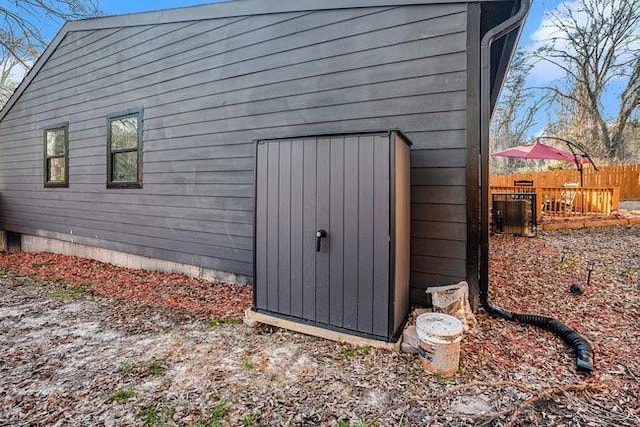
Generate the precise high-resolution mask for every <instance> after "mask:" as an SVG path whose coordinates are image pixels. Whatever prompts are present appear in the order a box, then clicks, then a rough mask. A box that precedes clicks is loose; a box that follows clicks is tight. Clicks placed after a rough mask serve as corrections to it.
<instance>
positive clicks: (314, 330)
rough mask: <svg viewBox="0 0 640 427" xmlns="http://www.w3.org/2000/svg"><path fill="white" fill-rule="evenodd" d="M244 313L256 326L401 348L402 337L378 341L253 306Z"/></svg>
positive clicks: (252, 324)
mask: <svg viewBox="0 0 640 427" xmlns="http://www.w3.org/2000/svg"><path fill="white" fill-rule="evenodd" d="M244 315H245V318H244V321H245V323H246V324H247V325H249V326H254V325H256V324H257V323H263V324H265V325H270V326H276V327H278V328H283V329H288V330H290V331H294V332H299V333H301V334H305V335H311V336H314V337H319V338H324V339H327V340H331V341H337V342H340V343H345V344H351V345H353V346H358V347H373V348H380V349H385V350H394V351H399V350H400V341H401V338H398V340H397V341H396V342H386V341H378V340H374V339H371V338H363V337H359V336H356V335H350V334H346V333H344V332H338V331H332V330H330V329H324V328H320V327H317V326H312V325H307V324H304V323H299V322H295V321H293V320H287V319H283V318H281V317H275V316H271V315H268V314H265V313H258V312H255V311H253V310H252V309H251V308H248V309H247V310H246V311H245V314H244Z"/></svg>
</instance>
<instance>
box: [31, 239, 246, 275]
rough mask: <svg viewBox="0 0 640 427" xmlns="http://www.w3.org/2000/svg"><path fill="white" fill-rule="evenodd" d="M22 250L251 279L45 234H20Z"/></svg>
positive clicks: (182, 271)
mask: <svg viewBox="0 0 640 427" xmlns="http://www.w3.org/2000/svg"><path fill="white" fill-rule="evenodd" d="M22 251H23V252H51V253H54V254H62V255H71V256H77V257H81V258H89V259H94V260H96V261H100V262H105V263H108V264H113V265H117V266H118V267H125V268H132V269H136V270H149V271H162V272H167V273H178V274H184V275H185V276H189V277H194V278H197V279H203V280H208V281H219V282H225V283H237V284H251V278H249V277H247V276H242V275H240V274H235V273H228V272H225V271H219V270H213V269H208V268H204V267H199V266H197V265H191V264H182V263H179V262H173V261H165V260H161V259H157V258H149V257H144V256H140V255H133V254H129V253H126V252H120V251H114V250H111V249H103V248H98V247H95V246H88V245H83V244H80V243H75V242H67V241H64V240H58V239H52V238H49V237H42V236H33V235H29V234H23V235H22Z"/></svg>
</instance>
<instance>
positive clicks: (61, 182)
mask: <svg viewBox="0 0 640 427" xmlns="http://www.w3.org/2000/svg"><path fill="white" fill-rule="evenodd" d="M68 150H69V138H68V132H67V126H66V125H65V126H60V127H56V128H52V129H45V131H44V186H45V187H67V186H68V185H69V176H68V175H69V169H68V167H67V165H68Z"/></svg>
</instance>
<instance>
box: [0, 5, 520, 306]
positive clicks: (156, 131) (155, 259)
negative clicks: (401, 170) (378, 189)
mask: <svg viewBox="0 0 640 427" xmlns="http://www.w3.org/2000/svg"><path fill="white" fill-rule="evenodd" d="M521 1H523V0H509V1H492V0H476V1H469V2H467V1H454V0H322V1H320V0H237V1H233V2H228V3H218V4H210V5H203V6H195V7H189V8H181V9H173V10H164V11H158V12H149V13H140V14H131V15H123V16H112V17H103V18H96V19H88V20H83V21H78V22H70V23H67V24H66V25H65V26H64V27H63V28H62V30H61V31H60V32H59V33H58V35H57V36H56V37H55V39H54V40H53V41H52V42H51V44H50V46H49V47H48V48H47V50H46V51H45V52H44V53H43V55H42V56H41V57H40V59H39V60H38V61H37V63H36V64H35V66H34V67H33V69H32V70H31V71H30V72H29V74H28V75H27V76H26V78H25V79H24V81H23V82H22V83H21V84H20V86H19V87H18V89H17V90H16V92H15V94H14V95H13V96H12V98H11V99H10V101H9V102H8V104H7V105H6V106H5V107H4V109H3V110H2V112H1V113H0V230H3V231H5V232H6V233H7V235H8V236H9V237H10V238H12V239H16V238H19V239H21V242H22V247H23V249H24V250H31V251H36V250H49V251H54V252H64V253H70V254H77V255H81V256H86V257H92V258H97V259H101V260H105V261H110V262H113V263H116V264H120V265H126V266H130V267H143V268H157V269H164V270H175V271H181V272H185V273H187V274H191V275H199V276H205V277H221V278H224V279H226V280H236V281H239V282H251V281H252V276H253V274H254V270H253V269H254V265H253V264H254V262H253V261H254V201H255V191H256V186H255V185H254V179H255V162H256V147H257V141H261V140H273V139H286V138H295V137H299V136H305V138H311V139H313V138H320V137H322V136H323V135H354V134H368V133H369V132H372V131H375V132H379V131H388V130H399V131H401V132H402V134H403V135H405V136H406V138H407V140H409V141H410V142H411V143H412V145H411V151H410V180H411V190H410V201H411V203H410V217H411V220H410V221H411V222H410V283H411V295H412V299H413V301H418V300H419V299H421V298H423V294H424V292H422V289H424V288H426V287H428V286H436V285H444V284H450V283H455V282H457V281H460V280H467V281H468V282H469V283H470V284H471V286H472V288H473V289H475V292H474V296H476V297H477V287H478V283H479V279H480V278H481V272H482V269H483V268H484V267H485V266H486V259H484V258H486V256H483V251H482V250H480V249H481V248H483V249H485V250H486V245H481V241H482V240H483V239H486V233H485V231H484V229H486V224H484V227H483V226H482V225H483V224H482V223H483V222H486V218H484V216H485V215H484V214H483V215H481V211H482V212H483V213H484V210H483V209H481V200H482V197H481V191H482V190H486V185H485V186H482V185H481V164H482V162H483V161H484V160H486V158H487V153H486V152H482V149H483V148H484V147H483V146H482V144H481V136H482V134H483V132H484V130H483V129H485V128H486V124H487V123H488V117H489V110H490V109H491V108H492V106H493V104H494V103H495V100H496V97H497V95H498V93H499V90H500V86H501V84H502V80H503V77H504V73H505V70H506V68H507V66H508V63H509V61H510V58H511V54H512V51H513V49H514V46H515V42H516V40H517V37H518V34H519V26H520V25H521V24H522V22H521V20H522V19H523V16H522V15H523V9H526V5H524V6H523V5H522V4H521ZM483 38H484V41H483ZM481 71H484V74H483V73H481ZM483 126H484V128H483ZM485 130H486V129H485ZM351 166H352V165H351V164H346V165H343V166H341V167H343V168H344V169H346V170H348V169H349V168H350V167H351ZM355 194H356V196H355V197H363V196H362V194H364V193H362V194H360V196H358V195H357V194H358V193H355ZM376 238H377V239H379V238H380V236H378V237H376ZM385 238H386V236H383V239H382V240H383V241H384V239H385Z"/></svg>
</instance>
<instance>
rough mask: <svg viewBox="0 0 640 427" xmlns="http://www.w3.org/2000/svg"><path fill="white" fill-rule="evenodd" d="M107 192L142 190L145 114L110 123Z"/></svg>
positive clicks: (123, 116) (133, 113) (116, 118)
mask: <svg viewBox="0 0 640 427" xmlns="http://www.w3.org/2000/svg"><path fill="white" fill-rule="evenodd" d="M107 126H108V129H107V188H142V156H141V151H142V111H141V110H135V111H129V112H126V113H123V114H119V115H115V116H111V117H109V118H108V119H107Z"/></svg>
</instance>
